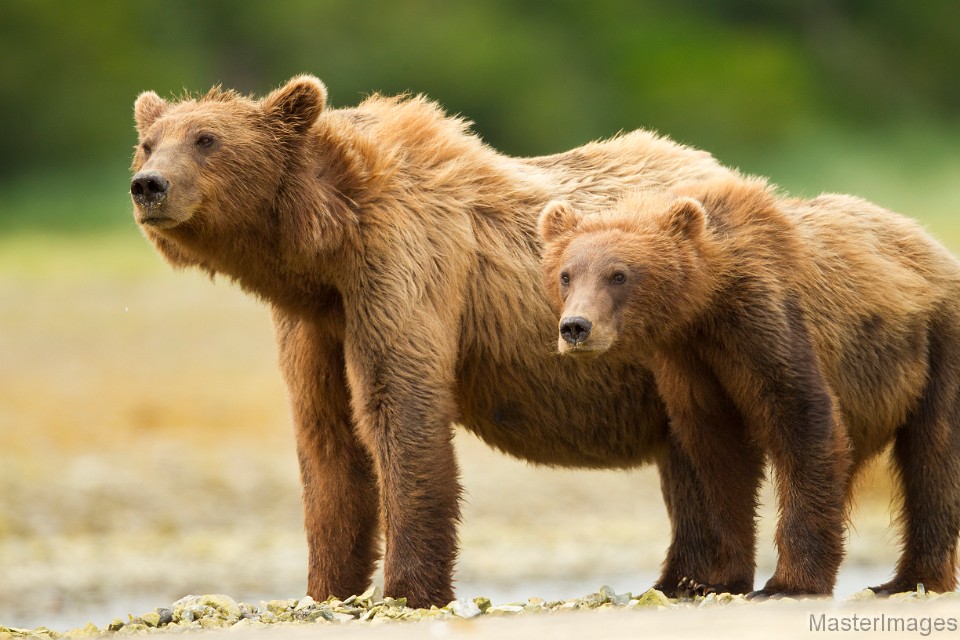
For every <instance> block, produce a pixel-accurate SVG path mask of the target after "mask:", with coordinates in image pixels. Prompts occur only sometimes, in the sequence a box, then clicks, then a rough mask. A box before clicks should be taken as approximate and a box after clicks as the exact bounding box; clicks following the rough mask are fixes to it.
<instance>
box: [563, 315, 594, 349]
mask: <svg viewBox="0 0 960 640" xmlns="http://www.w3.org/2000/svg"><path fill="white" fill-rule="evenodd" d="M591 329H593V323H592V322H590V321H589V320H587V319H586V318H584V317H583V316H573V317H570V318H563V319H562V320H560V337H561V338H563V339H564V340H565V341H566V342H568V343H569V344H572V345H573V346H577V345H578V344H580V343H581V342H583V341H584V340H586V339H587V338H589V337H590V330H591Z"/></svg>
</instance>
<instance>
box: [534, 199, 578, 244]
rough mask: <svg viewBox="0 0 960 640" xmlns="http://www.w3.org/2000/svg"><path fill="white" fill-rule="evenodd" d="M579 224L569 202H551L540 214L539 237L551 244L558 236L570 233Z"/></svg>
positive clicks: (576, 214)
mask: <svg viewBox="0 0 960 640" xmlns="http://www.w3.org/2000/svg"><path fill="white" fill-rule="evenodd" d="M579 224H580V214H578V213H577V212H576V211H575V210H574V208H573V207H572V206H570V203H569V202H566V201H564V200H553V201H552V202H550V203H548V204H547V206H546V207H544V208H543V213H541V214H540V237H541V238H543V239H544V241H546V242H552V241H553V240H555V239H556V238H559V237H560V236H562V235H564V234H567V233H570V232H571V231H573V230H574V229H576V228H577V225H579Z"/></svg>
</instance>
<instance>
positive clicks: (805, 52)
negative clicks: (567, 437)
mask: <svg viewBox="0 0 960 640" xmlns="http://www.w3.org/2000/svg"><path fill="white" fill-rule="evenodd" d="M301 72H309V73H313V74H315V75H317V76H319V77H320V78H321V79H323V80H324V82H326V83H327V85H328V87H329V89H330V93H331V101H332V103H333V104H334V105H337V106H341V105H348V104H354V103H356V102H357V101H359V100H360V99H362V97H363V96H364V95H366V94H369V93H373V92H383V93H398V92H413V93H420V92H422V93H426V94H428V95H430V96H431V97H432V98H434V99H436V100H438V101H439V102H440V103H442V104H443V105H444V106H445V107H446V108H447V109H448V110H449V111H450V112H454V113H461V114H463V115H465V116H466V117H468V118H470V119H471V120H473V121H474V122H475V123H476V129H477V131H478V132H480V134H481V135H482V136H483V137H484V138H485V139H486V140H487V141H488V142H489V143H490V144H492V145H494V146H495V147H497V148H499V149H501V150H503V151H504V152H507V153H511V154H521V155H529V154H543V153H551V152H555V151H560V150H563V149H566V148H570V147H573V146H576V145H579V144H582V143H584V142H586V141H588V140H591V139H596V138H600V137H606V136H609V135H612V134H614V133H616V132H617V131H620V130H629V129H633V128H637V127H646V128H651V129H657V130H659V131H661V132H663V133H667V134H669V135H671V136H673V137H675V138H677V139H679V140H681V141H684V142H688V143H690V144H694V145H696V146H698V147H702V148H706V149H709V150H711V151H712V152H714V154H715V155H717V156H718V157H719V158H721V160H723V161H724V162H727V163H728V164H732V165H735V166H741V167H743V168H745V169H747V170H749V171H752V172H756V173H763V174H771V173H772V171H773V169H774V168H777V167H780V168H784V167H785V165H784V164H783V162H782V161H781V162H780V163H779V164H778V163H777V162H772V158H771V156H772V155H777V156H782V154H783V153H784V152H790V153H795V154H797V155H795V158H797V159H798V160H799V161H800V162H803V161H804V160H808V161H810V162H813V161H814V160H816V159H817V158H820V157H821V156H824V155H826V157H829V156H830V150H829V148H830V145H831V140H834V141H835V140H837V139H838V138H837V136H838V135H840V136H841V137H844V140H851V141H856V140H861V141H864V140H870V139H872V138H873V137H874V136H880V137H883V138H887V137H889V136H888V132H890V131H904V130H913V129H917V130H922V131H923V132H924V133H923V136H926V138H925V139H929V138H932V139H935V140H940V139H941V138H943V137H944V136H948V137H949V140H950V141H957V140H960V138H958V136H957V135H956V132H957V130H958V122H960V83H958V82H957V78H960V3H958V2H956V0H925V1H924V2H922V3H918V2H907V1H906V0H638V1H630V0H596V1H594V2H583V1H582V0H579V1H574V0H551V1H547V0H526V1H519V0H514V1H510V0H482V1H481V0H475V1H472V2H457V1H452V2H451V1H449V0H447V1H440V0H404V1H403V2H393V1H390V0H365V1H363V2H348V1H345V0H340V1H332V0H270V1H268V2H266V1H265V2H241V1H227V0H166V1H165V2H162V3H157V2H153V3H143V2H126V1H123V0H103V1H100V2H86V1H80V0H0V78H2V79H3V81H2V82H0V114H2V119H0V122H2V124H0V126H2V127H3V130H2V131H0V136H2V141H3V142H2V145H3V153H2V154H0V222H3V223H5V224H4V225H3V227H4V228H6V229H10V228H14V227H38V228H47V227H50V226H57V227H61V228H67V229H82V228H88V227H97V226H101V225H115V224H127V220H128V217H129V216H127V217H123V215H122V214H117V207H120V210H121V211H122V207H124V206H127V205H126V201H125V197H126V196H125V195H124V194H125V192H126V184H127V182H126V180H127V177H128V174H127V165H128V163H129V157H130V150H131V147H132V145H133V144H134V143H135V141H136V139H135V134H134V131H133V125H132V105H133V100H134V99H135V97H136V95H137V94H138V93H139V92H140V91H143V90H146V89H152V90H155V91H157V92H158V93H160V94H161V95H165V96H175V95H178V94H180V93H181V92H182V91H183V90H185V89H186V90H190V91H201V90H205V89H207V88H209V87H210V86H212V85H214V84H218V83H222V84H223V85H225V86H229V87H232V88H236V89H239V90H241V91H244V92H250V93H255V94H257V95H262V94H263V93H265V92H266V91H268V90H269V89H271V88H273V87H276V86H278V85H279V84H281V83H282V82H283V81H284V80H285V79H287V78H288V77H290V76H292V75H294V74H297V73H301ZM838 132H839V133H838ZM835 134H836V135H835ZM858 136H859V137H858ZM923 136H921V137H923ZM819 145H826V147H821V146H819ZM934 146H937V145H934ZM939 146H940V147H946V148H945V149H943V153H946V154H948V155H949V154H951V153H953V154H954V155H953V156H950V157H954V158H955V157H956V155H955V153H954V152H953V151H952V149H955V148H956V147H955V145H952V146H951V145H939ZM888 148H889V147H884V146H883V145H881V146H880V147H879V148H877V149H878V152H879V153H880V154H883V153H884V150H885V149H888ZM822 149H828V151H827V152H826V154H825V153H824V151H822ZM918 151H919V152H920V155H921V157H922V156H923V155H924V154H923V149H919V150H918ZM941 157H942V156H936V158H932V160H931V161H933V160H936V161H939V159H940V158H941ZM817 161H819V160H817ZM795 168H796V169H798V173H796V174H794V173H791V171H792V170H791V169H790V168H789V167H786V168H785V169H784V171H785V173H784V174H783V175H781V176H778V177H779V178H780V179H781V180H782V181H783V182H784V183H785V184H787V185H788V186H791V187H793V188H801V189H803V188H811V187H810V186H809V185H808V183H807V180H806V178H805V177H804V176H807V177H809V176H810V173H811V172H810V167H809V166H808V167H806V169H804V167H802V166H800V167H795ZM814 173H815V172H814ZM791 181H792V182H791ZM822 186H823V187H824V188H826V187H829V185H822ZM842 186H843V185H841V188H842ZM847 190H849V189H847Z"/></svg>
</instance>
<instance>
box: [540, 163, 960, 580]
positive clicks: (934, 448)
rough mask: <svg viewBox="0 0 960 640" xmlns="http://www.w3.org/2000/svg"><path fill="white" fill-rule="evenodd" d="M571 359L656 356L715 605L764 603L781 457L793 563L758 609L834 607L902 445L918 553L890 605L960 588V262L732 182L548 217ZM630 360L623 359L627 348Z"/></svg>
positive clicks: (805, 203)
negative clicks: (699, 493) (873, 477)
mask: <svg viewBox="0 0 960 640" xmlns="http://www.w3.org/2000/svg"><path fill="white" fill-rule="evenodd" d="M540 233H541V235H542V237H543V238H544V240H545V242H546V246H545V249H544V272H545V278H546V285H547V289H548V291H549V293H550V296H551V298H552V300H553V303H554V305H555V307H556V309H557V310H561V319H560V324H559V333H560V336H559V339H558V345H559V351H560V353H561V354H567V355H569V356H584V355H587V354H589V355H590V356H592V357H591V358H584V360H585V366H587V362H600V361H604V360H610V359H618V358H625V357H636V354H637V353H642V354H645V355H644V362H643V364H645V365H646V366H648V367H649V368H650V369H651V370H652V371H653V373H654V377H655V379H656V382H657V386H658V389H659V391H660V393H661V395H662V397H663V399H664V401H665V403H666V405H667V410H668V413H669V416H670V419H671V428H672V429H673V430H674V431H675V433H676V435H677V437H678V439H679V440H680V442H681V443H682V446H683V448H684V450H685V451H686V453H687V454H688V455H689V456H690V458H691V461H692V463H693V467H694V468H695V469H696V473H697V476H698V477H697V479H698V481H699V482H700V483H701V485H702V487H703V489H704V492H705V494H706V499H707V502H708V507H707V508H708V510H709V511H710V514H709V518H711V519H712V523H713V527H714V529H715V530H716V531H717V532H718V533H719V535H720V540H719V544H718V548H717V549H716V555H715V558H714V566H713V570H712V572H711V573H710V575H704V576H690V580H689V581H688V582H687V585H688V586H690V587H691V588H693V589H694V590H697V591H700V592H706V591H718V590H730V591H745V590H749V589H750V588H752V581H753V572H754V567H755V564H754V563H755V560H754V555H755V547H756V541H755V538H756V532H755V522H754V519H755V509H756V501H757V489H758V486H759V483H760V481H761V478H762V475H763V466H764V460H765V457H767V456H768V457H769V458H770V461H771V463H772V466H773V468H774V470H775V477H776V487H777V493H778V500H779V507H780V513H781V516H780V522H779V525H778V529H777V534H776V543H777V549H778V552H779V561H778V564H777V568H776V571H775V573H774V575H773V577H772V578H771V579H770V580H769V581H768V582H767V584H766V586H765V587H764V588H763V589H762V590H761V591H758V592H755V595H757V596H761V597H763V596H769V595H774V594H830V593H832V591H833V587H834V583H835V581H836V576H837V571H838V568H839V565H840V562H841V560H842V558H843V537H844V525H845V520H846V507H847V505H848V502H849V497H850V495H849V494H850V487H851V478H852V477H853V475H854V474H855V473H856V471H857V470H858V469H859V468H860V467H861V465H862V464H863V462H865V461H866V460H868V459H869V458H871V457H874V456H875V455H877V454H878V453H879V452H880V451H882V450H883V449H884V448H885V447H886V446H887V444H888V443H890V442H891V441H893V443H894V444H893V460H894V463H895V465H896V470H897V472H898V475H899V479H900V482H901V485H902V492H903V504H902V509H903V511H902V515H901V521H902V524H903V526H904V535H903V552H902V555H901V558H900V561H899V563H898V565H897V571H896V575H895V576H894V578H893V579H892V580H890V581H889V582H888V583H886V584H884V585H882V586H879V587H874V588H873V589H874V590H875V591H877V592H880V593H892V592H897V591H906V590H913V589H914V588H916V586H917V584H918V583H923V584H924V585H926V588H927V589H930V590H933V591H952V590H953V589H955V588H956V585H957V561H956V549H957V537H958V531H960V265H958V262H957V261H956V260H955V259H954V258H953V256H951V255H950V254H949V253H948V252H947V251H946V250H945V249H944V248H943V247H942V246H940V245H939V244H938V243H937V242H936V241H934V240H933V239H931V238H930V237H929V236H928V235H927V234H926V233H924V231H923V230H922V229H921V228H920V227H919V226H918V225H917V224H915V223H914V222H912V221H910V220H908V219H906V218H904V217H902V216H899V215H897V214H895V213H892V212H889V211H886V210H884V209H881V208H880V207H877V206H875V205H873V204H870V203H869V202H865V201H863V200H860V199H858V198H854V197H850V196H841V195H823V196H820V197H818V198H815V199H812V200H800V199H781V198H778V197H777V195H776V194H775V193H774V192H773V190H772V189H771V188H770V187H769V186H768V185H767V184H766V183H765V182H764V181H762V180H758V179H745V178H741V177H734V178H730V179H722V180H718V181H710V182H701V183H697V184H687V185H682V186H680V187H678V188H676V189H674V190H672V191H661V192H656V193H653V194H651V193H649V192H648V193H642V194H641V193H636V194H633V195H630V196H628V197H627V198H625V199H624V200H622V201H621V203H620V205H619V206H618V207H617V209H616V210H614V211H610V212H605V213H602V214H595V215H592V216H580V215H579V214H578V213H577V212H575V211H574V210H573V208H572V207H571V206H570V205H569V204H567V203H565V202H553V203H551V204H549V205H547V207H546V208H545V209H544V212H543V214H542V216H541V219H540ZM614 347H616V348H614Z"/></svg>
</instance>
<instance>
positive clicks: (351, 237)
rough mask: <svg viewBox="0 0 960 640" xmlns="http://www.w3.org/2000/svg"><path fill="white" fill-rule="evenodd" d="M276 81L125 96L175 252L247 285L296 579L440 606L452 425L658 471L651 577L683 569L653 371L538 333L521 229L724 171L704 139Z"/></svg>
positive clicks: (667, 583) (140, 170)
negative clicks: (285, 491) (266, 376)
mask: <svg viewBox="0 0 960 640" xmlns="http://www.w3.org/2000/svg"><path fill="white" fill-rule="evenodd" d="M325 101H326V92H325V89H324V88H323V85H322V84H321V83H320V82H319V81H318V80H316V79H315V78H311V77H301V78H295V79H294V80H291V82H290V83H288V84H287V85H286V86H284V87H283V88H281V89H278V90H277V91H274V92H273V93H271V94H270V95H268V96H267V97H266V98H265V99H263V100H262V101H257V100H253V99H249V98H246V97H243V96H239V95H237V94H235V93H233V92H229V91H221V90H219V89H216V90H213V91H211V92H210V93H208V94H207V95H206V96H203V97H201V98H199V99H189V98H187V99H184V100H182V101H180V102H177V103H168V102H166V101H164V100H162V99H161V98H159V97H158V96H157V95H156V94H154V93H152V92H148V93H145V94H142V95H141V96H140V97H139V98H138V100H137V103H136V109H135V113H136V119H137V129H138V131H139V134H140V145H139V146H138V147H137V150H136V155H135V158H134V162H133V170H134V171H135V172H137V176H140V177H142V176H145V175H147V173H149V172H156V173H155V174H154V175H162V176H163V179H164V180H166V181H168V182H169V191H168V192H167V193H165V195H164V196H163V199H162V201H160V202H158V203H143V202H139V203H138V202H137V201H136V198H135V214H136V217H137V220H138V222H140V223H141V226H142V227H143V230H144V232H145V234H146V236H147V237H148V238H149V239H150V240H151V241H152V242H153V243H154V244H155V245H156V247H157V249H158V250H159V252H160V253H161V254H162V255H163V256H164V257H166V258H167V260H169V261H170V262H171V263H172V264H174V265H175V266H180V267H184V266H195V267H200V268H202V269H205V270H207V271H209V272H211V273H215V274H223V275H226V276H227V277H229V278H231V279H233V280H235V281H236V282H237V283H239V285H240V286H241V287H243V288H244V289H246V290H247V291H250V292H252V293H253V294H254V295H257V296H259V297H260V298H262V299H263V300H265V301H266V302H267V303H268V304H269V305H270V307H271V309H272V313H273V318H274V323H275V326H276V333H277V342H278V348H279V355H280V365H281V368H282V369H283V372H284V376H285V378H286V381H287V384H288V387H289V391H290V401H291V404H292V409H293V415H294V419H295V423H296V429H297V448H298V454H299V459H300V468H301V476H302V480H303V487H304V492H303V502H304V512H305V519H306V530H307V537H308V548H309V556H310V558H309V562H310V570H309V580H308V593H309V594H310V595H312V596H314V597H317V598H324V597H326V596H327V595H329V594H337V595H340V596H344V595H346V594H350V593H358V592H360V591H362V590H363V589H365V588H366V586H367V584H368V583H369V580H370V576H371V574H372V571H373V568H374V564H375V562H376V560H377V557H378V554H379V551H378V548H379V534H380V531H381V530H382V531H383V532H385V537H386V550H385V558H384V573H385V591H386V593H388V594H390V595H394V596H406V597H408V598H409V602H410V604H412V605H418V606H423V605H429V604H445V603H446V602H448V601H449V600H450V599H451V598H452V597H453V590H452V586H451V576H452V573H453V566H454V561H455V557H456V546H457V545H456V521H457V519H458V518H459V501H458V498H459V494H460V485H459V482H458V471H457V463H456V460H455V457H454V450H453V446H452V443H451V437H452V426H453V424H454V423H455V422H456V423H460V424H463V425H464V426H466V427H467V428H468V429H470V430H471V431H473V432H475V433H476V434H477V435H479V436H480V437H481V438H483V439H484V440H485V441H486V442H488V443H489V444H491V445H492V446H494V447H497V448H499V449H501V450H503V451H505V452H507V453H510V454H512V455H515V456H517V457H519V458H523V459H526V460H531V461H533V462H538V463H544V464H551V465H568V466H580V467H631V466H635V465H639V464H643V463H645V462H649V461H656V462H657V463H658V464H660V466H661V473H662V477H663V481H664V485H663V491H664V494H665V496H666V498H667V503H668V510H669V512H670V515H671V520H672V523H673V526H674V533H675V537H674V541H673V543H672V544H671V548H670V550H669V552H668V558H667V561H666V562H665V564H664V568H663V576H662V579H661V582H660V584H661V586H663V587H664V588H667V589H668V590H672V589H673V588H674V587H675V585H676V584H677V581H678V580H679V578H681V577H682V576H684V575H689V574H691V573H696V572H697V571H700V570H701V567H702V566H703V564H704V563H705V562H707V559H706V558H705V557H704V549H706V548H708V547H707V546H705V542H704V541H705V536H707V535H708V534H707V533H705V530H704V529H703V527H700V526H698V525H697V524H696V514H698V513H699V510H698V505H700V504H701V502H702V495H701V492H700V488H699V487H698V486H697V485H696V483H695V482H694V481H693V479H692V477H691V474H690V473H689V472H688V471H689V462H688V461H686V460H685V459H684V458H683V457H682V454H680V449H679V445H678V443H676V442H675V441H673V440H671V439H668V438H667V431H668V430H667V423H666V414H665V412H664V409H663V406H662V403H661V401H660V400H659V397H658V396H657V394H656V392H655V388H654V384H653V380H652V378H651V376H650V374H649V372H647V371H645V370H644V369H643V368H642V367H640V366H639V365H638V364H635V363H631V362H616V363H611V364H610V365H606V366H601V367H600V369H599V371H585V370H584V369H582V368H581V367H578V366H577V365H576V363H573V362H571V361H570V360H569V359H563V358H558V357H557V356H556V354H555V353H554V350H553V348H552V344H551V343H552V338H551V330H550V325H551V317H552V311H551V309H550V306H549V303H548V301H547V298H546V294H545V292H544V289H543V287H542V281H541V277H540V266H539V260H540V241H539V238H538V236H537V230H536V222H537V216H538V215H539V212H540V210H541V209H542V208H543V206H544V205H545V204H546V202H547V201H548V199H549V198H550V197H551V196H552V195H554V194H561V195H563V196H565V197H568V198H570V199H572V200H573V201H575V202H576V204H577V206H578V207H581V208H583V209H585V210H596V209H599V208H602V207H604V206H607V204H608V203H609V202H612V201H614V200H615V198H616V197H617V196H618V195H619V194H621V193H622V192H623V191H624V190H626V189H634V188H640V189H644V188H651V187H653V188H659V187H662V186H664V185H670V184H674V183H677V182H679V181H682V180H691V179H702V178H706V177H710V176H722V175H727V174H728V171H727V170H726V169H724V168H722V167H721V166H719V165H718V164H717V163H716V162H715V161H714V159H713V158H712V157H710V156H709V155H708V154H706V153H703V152H700V151H695V150H692V149H689V148H686V147H682V146H679V145H676V144H674V143H672V142H670V141H668V140H665V139H663V138H659V137H657V136H655V135H653V134H650V133H647V132H643V131H637V132H633V133H629V134H625V135H622V136H620V137H617V138H615V139H613V140H609V141H605V142H596V143H591V144H587V145H585V146H583V147H580V148H578V149H575V150H573V151H570V152H567V153H562V154H559V155H553V156H546V157H540V158H529V159H518V158H510V157H506V156H503V155H501V154H498V153H496V152H495V151H494V150H492V149H490V148H489V147H487V146H486V145H484V144H483V143H482V142H481V141H480V140H479V139H478V138H477V137H476V136H475V135H473V134H471V133H470V132H469V131H468V125H467V123H465V122H464V121H462V120H460V119H456V118H451V117H448V116H446V115H444V114H443V113H442V112H441V110H440V109H439V108H438V107H437V106H436V105H435V104H433V103H431V102H429V101H428V100H426V99H424V98H422V97H415V98H409V99H403V98H385V97H381V96H373V97H371V98H369V99H367V100H365V101H364V102H363V103H362V104H360V105H359V106H357V107H355V108H348V109H327V108H325Z"/></svg>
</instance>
